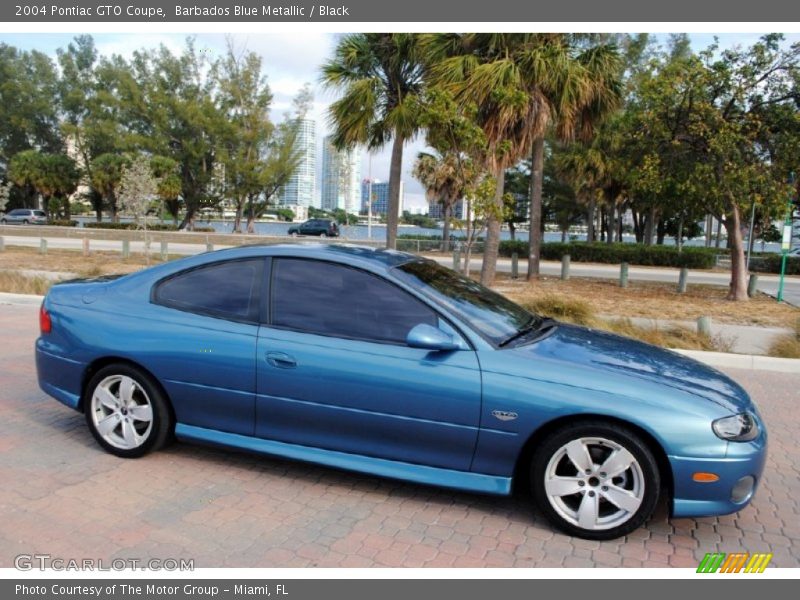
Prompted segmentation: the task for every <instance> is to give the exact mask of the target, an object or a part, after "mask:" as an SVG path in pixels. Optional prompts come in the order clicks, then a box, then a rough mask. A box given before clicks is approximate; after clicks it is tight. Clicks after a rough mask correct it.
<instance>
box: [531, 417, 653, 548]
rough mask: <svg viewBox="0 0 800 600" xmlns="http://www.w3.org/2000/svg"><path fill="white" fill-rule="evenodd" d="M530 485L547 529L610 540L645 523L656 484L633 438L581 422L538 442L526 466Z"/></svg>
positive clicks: (645, 452) (647, 456)
mask: <svg viewBox="0 0 800 600" xmlns="http://www.w3.org/2000/svg"><path fill="white" fill-rule="evenodd" d="M531 485H532V492H533V497H534V500H535V501H536V504H537V505H538V507H539V509H540V510H541V511H542V512H543V513H544V514H545V516H546V517H547V518H548V520H549V521H550V522H551V523H553V525H555V526H556V527H558V528H559V529H561V530H562V531H564V532H566V533H568V534H570V535H574V536H577V537H582V538H587V539H592V540H610V539H614V538H617V537H620V536H623V535H626V534H628V533H630V532H631V531H633V530H634V529H637V528H639V527H640V526H641V525H642V524H643V523H644V522H645V521H646V520H647V519H649V518H650V516H651V515H652V514H653V511H654V510H655V506H656V503H657V501H658V494H659V489H660V486H661V480H660V476H659V471H658V464H657V463H656V460H655V458H654V457H653V453H652V452H651V451H650V449H649V448H648V447H647V444H645V443H644V442H643V441H642V439H641V438H640V437H639V436H637V435H636V434H635V433H634V432H632V431H630V430H629V429H628V428H626V427H623V426H620V425H617V424H613V423H607V422H603V421H584V422H581V423H575V424H572V425H568V426H566V427H564V428H562V429H559V430H557V431H555V432H554V433H552V434H550V435H549V436H548V437H547V438H545V439H544V440H543V441H542V443H541V444H540V445H539V446H538V448H537V449H536V451H535V452H534V457H533V460H532V462H531Z"/></svg>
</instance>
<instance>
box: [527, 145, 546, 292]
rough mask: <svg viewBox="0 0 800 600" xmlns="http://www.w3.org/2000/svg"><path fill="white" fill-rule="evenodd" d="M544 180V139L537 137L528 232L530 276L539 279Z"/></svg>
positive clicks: (528, 277)
mask: <svg viewBox="0 0 800 600" xmlns="http://www.w3.org/2000/svg"><path fill="white" fill-rule="evenodd" d="M543 179H544V138H543V137H541V136H540V137H537V138H536V139H535V140H534V142H533V148H532V149H531V190H530V192H531V193H530V195H531V222H530V229H529V230H528V246H529V249H528V276H527V279H528V281H530V280H531V279H538V278H539V254H540V253H541V249H542V183H543Z"/></svg>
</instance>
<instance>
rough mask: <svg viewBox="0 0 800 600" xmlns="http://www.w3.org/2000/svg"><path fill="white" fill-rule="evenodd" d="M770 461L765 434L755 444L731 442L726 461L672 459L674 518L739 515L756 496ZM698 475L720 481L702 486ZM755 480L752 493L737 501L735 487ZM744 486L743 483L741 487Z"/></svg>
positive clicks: (724, 459) (670, 460)
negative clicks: (767, 462)
mask: <svg viewBox="0 0 800 600" xmlns="http://www.w3.org/2000/svg"><path fill="white" fill-rule="evenodd" d="M766 459H767V441H766V435H765V434H762V436H761V438H759V439H758V440H756V441H753V442H747V443H736V442H728V452H727V453H726V457H725V458H720V459H710V458H688V457H680V456H670V457H669V462H670V464H671V466H672V475H673V484H674V494H673V501H672V516H673V517H711V516H717V515H727V514H730V513H734V512H737V511H739V510H741V509H743V508H744V507H746V506H747V505H748V504H750V502H751V500H752V499H753V497H754V496H755V493H756V491H757V489H758V485H759V484H760V483H761V476H762V473H763V471H764V464H765V463H766ZM697 472H704V473H714V474H716V475H718V476H719V480H718V481H715V482H712V483H699V482H696V481H694V480H693V479H692V474H694V473H697ZM748 477H752V478H753V486H752V491H751V492H750V493H749V494H746V495H745V496H744V497H741V498H737V497H736V494H735V493H734V488H735V487H736V486H737V484H739V483H740V482H743V483H747V482H748V480H747V479H744V478H748ZM741 485H742V484H740V486H741Z"/></svg>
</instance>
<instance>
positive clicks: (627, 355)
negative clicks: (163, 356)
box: [509, 323, 752, 413]
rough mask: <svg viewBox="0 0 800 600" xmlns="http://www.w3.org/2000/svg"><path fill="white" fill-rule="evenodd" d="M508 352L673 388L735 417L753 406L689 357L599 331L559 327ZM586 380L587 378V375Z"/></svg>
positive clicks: (739, 391) (725, 380)
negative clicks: (720, 407) (732, 413)
mask: <svg viewBox="0 0 800 600" xmlns="http://www.w3.org/2000/svg"><path fill="white" fill-rule="evenodd" d="M509 351H510V352H512V353H514V354H515V355H518V356H524V357H525V358H529V359H531V360H542V359H548V360H556V361H558V362H561V363H566V364H569V365H573V366H576V367H583V368H587V369H593V370H597V371H598V372H599V373H603V374H605V375H606V376H607V375H608V374H609V372H611V373H617V374H619V376H620V377H625V378H638V379H641V380H643V382H642V383H643V384H645V383H646V384H648V385H653V384H655V385H659V386H662V387H668V388H674V389H675V390H678V391H680V392H682V393H683V394H684V395H686V394H688V395H690V396H694V397H695V398H697V399H698V400H699V399H702V400H710V401H712V402H715V403H716V404H719V405H720V406H722V407H723V408H725V409H727V410H730V411H731V412H734V413H737V412H741V411H743V410H746V409H750V408H751V407H752V401H751V400H750V397H749V396H748V395H747V392H745V391H744V389H743V388H742V387H741V386H740V385H739V384H737V383H736V382H735V381H733V380H732V379H731V378H730V377H728V376H727V375H725V374H723V373H720V372H719V371H717V370H716V369H712V368H711V367H708V366H706V365H704V364H702V363H699V362H697V361H696V360H693V359H691V358H688V357H686V356H683V355H681V354H678V353H676V352H672V351H670V350H665V349H663V348H659V347H657V346H651V345H650V344H645V343H643V342H639V341H637V340H633V339H630V338H626V337H622V336H619V335H615V334H612V333H607V332H604V331H598V330H595V329H588V328H586V327H578V326H576V325H569V324H566V323H558V324H557V325H556V326H555V327H554V328H553V331H552V332H551V333H549V335H547V336H545V337H543V338H541V339H539V340H538V341H534V342H533V343H529V344H525V343H524V342H523V343H522V344H520V345H518V346H515V347H514V348H511V349H509ZM587 376H589V377H591V375H590V374H588V373H587Z"/></svg>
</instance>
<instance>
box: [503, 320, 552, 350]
mask: <svg viewBox="0 0 800 600" xmlns="http://www.w3.org/2000/svg"><path fill="white" fill-rule="evenodd" d="M549 321H552V319H543V318H542V317H531V318H530V320H529V321H528V322H527V323H525V325H523V326H522V327H520V328H519V329H517V331H516V333H512V334H511V335H510V336H508V337H507V338H506V339H504V340H503V341H502V342H500V343H499V344H497V347H498V348H503V347H505V346H508V345H509V344H510V343H511V342H513V341H514V340H518V339H519V338H521V337H525V336H526V335H528V334H529V333H532V332H534V331H538V330H539V329H541V328H542V326H543V325H544V324H545V323H547V322H549Z"/></svg>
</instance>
